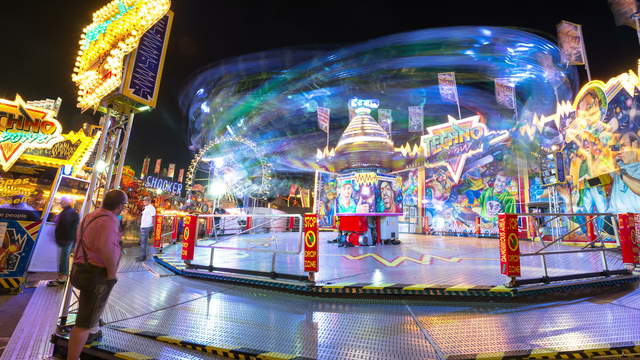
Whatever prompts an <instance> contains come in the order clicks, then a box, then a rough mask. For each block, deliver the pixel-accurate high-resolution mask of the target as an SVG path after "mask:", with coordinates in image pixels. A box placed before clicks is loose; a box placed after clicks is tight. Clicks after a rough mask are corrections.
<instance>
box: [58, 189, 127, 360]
mask: <svg viewBox="0 0 640 360" xmlns="http://www.w3.org/2000/svg"><path fill="white" fill-rule="evenodd" d="M126 204H127V194H125V193H124V191H122V190H111V191H109V192H108V193H107V194H106V195H105V197H104V201H103V202H102V207H101V208H99V209H96V210H94V211H92V212H91V213H90V214H88V215H87V216H85V217H84V219H82V222H81V223H80V226H79V229H78V243H77V244H76V249H75V254H76V257H75V260H74V262H73V271H72V274H71V284H72V285H73V286H74V287H75V288H77V289H78V290H80V296H79V298H78V315H77V317H76V324H75V326H74V327H73V330H71V334H70V338H69V345H68V348H67V360H76V359H78V358H79V356H80V353H81V352H82V348H83V347H84V345H85V343H92V342H94V341H98V340H100V339H101V338H102V331H101V330H100V327H99V326H98V320H99V319H100V316H101V315H102V311H103V310H104V306H105V304H106V303H107V300H108V299H109V294H111V289H113V286H114V285H115V284H116V282H117V281H118V279H117V276H116V274H117V271H118V264H119V263H120V254H121V253H120V250H121V248H120V224H119V222H118V215H120V213H121V212H122V210H123V209H124V208H125V206H126Z"/></svg>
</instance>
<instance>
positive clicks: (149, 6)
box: [72, 0, 171, 111]
mask: <svg viewBox="0 0 640 360" xmlns="http://www.w3.org/2000/svg"><path fill="white" fill-rule="evenodd" d="M170 6H171V1H170V0H113V1H111V2H109V3H108V4H107V5H105V6H104V7H102V8H101V9H100V10H98V11H97V12H95V13H94V14H93V22H92V23H91V25H89V26H87V27H85V28H84V33H83V34H82V37H81V39H80V51H79V52H78V57H77V59H76V63H75V67H74V69H73V75H72V80H73V82H74V83H76V85H77V86H78V107H79V108H81V109H82V110H83V111H84V110H87V109H89V108H97V107H98V106H99V105H100V101H101V100H102V99H103V98H104V97H105V96H107V95H108V94H109V93H111V92H112V91H113V90H116V89H117V88H118V87H119V86H120V84H121V83H122V73H123V69H124V58H125V56H126V55H127V54H129V53H131V52H132V51H133V50H135V49H136V47H137V46H138V43H139V41H140V38H141V37H142V36H143V35H144V34H145V33H146V32H147V30H149V29H150V28H151V27H152V26H153V25H154V24H155V23H156V22H158V21H159V20H160V19H162V17H163V16H164V15H165V14H166V13H167V12H168V11H169V7H170Z"/></svg>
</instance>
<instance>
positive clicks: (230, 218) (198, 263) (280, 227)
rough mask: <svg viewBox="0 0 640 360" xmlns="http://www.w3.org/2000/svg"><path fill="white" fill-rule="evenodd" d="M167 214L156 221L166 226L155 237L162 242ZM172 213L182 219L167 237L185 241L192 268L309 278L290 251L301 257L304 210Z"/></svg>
mask: <svg viewBox="0 0 640 360" xmlns="http://www.w3.org/2000/svg"><path fill="white" fill-rule="evenodd" d="M163 218H164V217H163V216H159V217H157V221H156V227H161V228H162V229H163V230H162V233H163V236H160V238H159V239H157V241H156V242H155V243H154V245H155V246H156V247H159V248H162V246H163V245H164V244H165V243H166V240H165V237H166V236H165V234H167V232H165V231H166V230H168V228H165V227H164V226H165V225H158V224H159V223H166V222H167V220H165V219H163ZM169 219H170V220H169V221H172V222H173V223H177V224H178V225H175V226H173V228H172V229H173V231H172V232H171V233H170V235H169V236H168V239H169V241H170V242H174V241H176V239H179V241H181V243H182V252H181V257H182V259H183V260H184V261H185V264H186V266H187V267H188V268H190V269H197V270H208V271H211V272H212V271H223V272H229V273H236V274H241V275H254V276H266V277H269V278H274V279H275V278H282V279H291V280H306V279H307V278H308V275H307V274H305V273H304V271H303V269H302V267H301V266H292V264H293V263H297V262H298V261H296V260H298V259H292V257H296V258H297V257H300V256H301V254H302V251H303V236H302V231H303V226H302V224H303V219H302V216H301V215H297V214H295V215H289V214H265V215H259V214H251V215H245V214H240V215H229V214H201V215H187V216H179V217H178V218H177V219H176V218H169ZM156 233H157V232H156ZM154 239H155V237H154ZM196 249H204V250H205V251H195V250H196ZM279 264H283V266H279Z"/></svg>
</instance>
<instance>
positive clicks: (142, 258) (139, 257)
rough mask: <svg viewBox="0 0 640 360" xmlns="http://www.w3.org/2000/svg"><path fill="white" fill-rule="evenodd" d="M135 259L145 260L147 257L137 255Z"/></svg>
mask: <svg viewBox="0 0 640 360" xmlns="http://www.w3.org/2000/svg"><path fill="white" fill-rule="evenodd" d="M136 260H137V261H146V260H147V258H146V257H142V256H138V257H136Z"/></svg>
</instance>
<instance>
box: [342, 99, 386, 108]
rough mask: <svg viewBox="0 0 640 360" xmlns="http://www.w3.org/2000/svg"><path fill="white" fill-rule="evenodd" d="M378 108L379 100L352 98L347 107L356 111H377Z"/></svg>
mask: <svg viewBox="0 0 640 360" xmlns="http://www.w3.org/2000/svg"><path fill="white" fill-rule="evenodd" d="M378 106H380V100H378V99H358V98H353V99H351V100H349V107H351V108H353V109H358V108H369V109H377V108H378Z"/></svg>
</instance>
